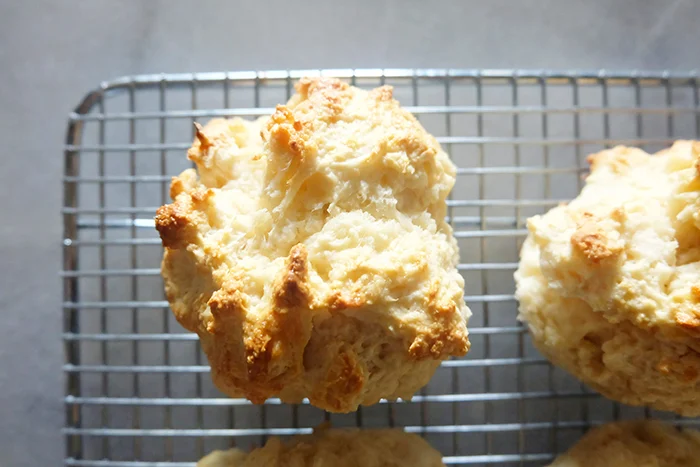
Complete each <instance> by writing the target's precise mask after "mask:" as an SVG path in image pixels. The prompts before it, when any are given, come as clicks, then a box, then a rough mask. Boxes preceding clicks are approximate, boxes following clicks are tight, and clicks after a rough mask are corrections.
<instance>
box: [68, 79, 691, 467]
mask: <svg viewBox="0 0 700 467" xmlns="http://www.w3.org/2000/svg"><path fill="white" fill-rule="evenodd" d="M318 74H324V75H332V76H338V77H341V78H344V79H346V80H348V81H349V82H351V83H352V84H354V85H357V86H361V87H366V88H370V87H375V86H378V85H382V84H391V85H393V86H394V94H395V96H396V98H398V99H399V100H400V102H401V103H402V105H404V106H405V107H407V108H409V109H410V110H411V111H412V112H414V113H415V114H416V115H417V116H418V118H419V119H420V120H421V122H422V124H423V125H424V126H425V127H426V128H427V129H428V131H430V132H431V133H433V134H434V135H435V136H437V137H438V139H439V140H440V142H441V143H442V145H443V147H444V148H445V149H446V150H447V151H448V153H449V154H450V155H451V157H452V159H453V161H454V163H455V164H456V165H457V166H458V175H457V183H456V186H455V189H454V190H453V193H452V195H451V198H450V200H449V201H448V203H449V204H448V215H449V221H450V223H451V224H452V226H453V228H454V232H455V236H456V237H457V239H458V242H459V246H460V250H461V259H460V264H459V270H460V271H461V273H462V274H463V275H464V277H465V280H466V291H465V292H466V300H467V302H468V304H469V306H470V307H471V309H472V311H473V313H474V316H473V317H472V318H471V320H470V322H469V329H470V335H471V336H470V337H471V341H472V349H471V351H470V352H469V355H468V356H467V357H466V358H464V359H454V360H450V361H447V362H445V363H444V364H443V365H442V366H441V367H440V369H438V371H437V373H436V374H435V377H434V378H433V380H432V381H431V382H430V384H429V385H428V386H427V387H426V388H424V390H423V391H422V392H420V394H417V395H416V397H415V398H414V399H413V401H412V402H401V403H388V402H383V403H380V404H377V405H375V406H373V407H365V408H361V409H360V410H359V411H358V412H356V413H353V414H347V415H330V414H327V413H325V412H323V411H321V410H319V409H316V408H314V407H311V406H309V405H308V404H301V405H298V406H290V405H285V404H282V403H281V402H280V401H279V400H270V401H268V402H267V403H266V404H265V405H262V406H254V405H252V404H250V403H248V402H247V401H245V400H242V399H229V398H225V397H224V396H223V395H222V394H220V393H219V392H218V391H217V390H216V389H215V388H214V387H213V385H212V383H211V381H210V378H209V375H208V371H209V368H208V366H207V360H206V358H205V357H204V356H203V354H202V353H201V351H200V349H199V344H198V341H197V338H196V336H195V335H193V334H190V333H187V332H185V331H184V330H183V329H182V328H181V327H180V326H179V325H178V324H177V322H176V321H175V320H174V318H173V317H172V316H171V313H170V311H169V309H168V304H167V302H166V301H165V300H164V297H163V289H162V282H161V279H160V275H159V266H160V259H161V255H162V249H161V245H160V240H159V238H158V236H157V234H156V232H155V230H154V224H153V216H154V214H155V210H156V208H157V207H158V206H160V205H161V204H164V203H166V202H168V185H169V181H170V177H171V176H173V175H176V174H178V173H179V172H180V171H181V170H183V169H185V168H186V167H188V166H189V165H188V164H189V162H188V161H187V160H186V158H185V150H186V149H187V148H188V147H189V146H190V143H191V141H192V137H193V125H192V122H193V121H195V120H196V121H200V122H205V121H206V120H208V119H209V118H211V117H221V116H234V115H238V116H243V117H251V118H252V117H255V116H259V115H265V114H269V113H271V111H272V109H273V107H274V105H275V104H277V103H281V102H284V101H286V100H287V98H288V97H289V96H290V93H291V92H293V84H294V82H295V80H296V79H298V78H300V77H302V76H307V75H318ZM699 103H700V99H699V92H698V78H697V76H696V75H695V74H694V73H693V74H690V73H689V74H669V73H606V72H591V73H583V72H581V73H552V72H545V71H471V70H458V71H445V70H325V71H319V70H310V71H295V72H286V71H285V72H264V73H263V72H259V73H255V72H251V73H206V74H186V75H172V74H170V75H168V74H166V75H149V76H135V77H127V78H121V79H117V80H114V81H109V82H105V83H103V84H102V85H101V86H100V87H99V88H98V89H97V90H95V91H93V92H91V93H89V94H88V95H87V96H86V97H85V99H84V100H83V102H82V103H81V104H80V105H79V106H78V107H77V108H76V110H75V111H74V112H73V113H71V114H70V121H69V126H68V137H67V145H66V148H65V178H64V186H65V203H64V207H63V211H62V213H63V216H64V227H65V230H64V239H63V248H64V264H63V273H62V274H63V281H64V282H63V284H64V286H63V288H64V303H63V313H64V318H65V333H64V336H63V338H64V342H65V355H66V362H65V366H64V371H65V375H66V396H65V407H66V426H65V429H64V432H65V436H66V442H67V453H66V458H65V462H64V463H65V465H68V466H105V467H107V466H109V467H150V466H156V465H157V466H165V465H167V466H192V465H194V462H195V461H196V460H197V459H199V458H201V457H202V456H203V455H204V454H206V453H207V452H209V451H211V450H213V449H221V448H227V447H230V446H238V447H242V448H251V447H253V446H256V445H260V444H262V443H264V441H265V439H266V437H268V436H270V435H292V434H295V433H308V432H309V431H310V430H311V428H312V427H313V426H315V425H318V424H319V423H321V422H323V421H325V420H329V421H331V423H332V424H333V425H335V426H364V427H385V426H399V427H405V429H406V430H407V431H411V432H417V433H420V434H422V435H423V436H425V437H426V438H427V440H428V441H429V442H430V443H431V444H432V445H433V446H434V447H435V448H437V449H439V450H440V451H441V452H442V453H443V455H444V456H445V462H446V463H447V464H456V465H502V466H505V465H513V466H521V465H542V464H544V463H546V462H547V460H549V459H551V458H552V457H553V456H554V455H555V454H556V453H558V452H560V451H562V450H564V449H566V448H567V447H569V446H570V445H571V443H573V442H574V441H575V440H576V439H578V438H579V437H580V436H581V434H582V433H583V432H584V431H585V430H586V429H587V428H588V427H589V426H590V425H592V424H596V423H600V422H603V421H607V420H613V419H618V418H631V417H642V416H654V417H657V418H666V419H672V417H671V416H670V415H668V414H665V413H655V412H653V411H649V410H644V409H640V408H630V407H624V406H621V405H619V404H615V403H612V402H610V401H607V400H605V399H603V398H601V397H600V396H598V395H596V394H595V393H593V392H592V391H590V390H588V389H586V388H584V387H583V386H582V385H581V384H580V383H578V382H577V381H575V380H574V379H573V378H571V377H569V376H567V375H566V374H564V373H563V372H562V371H561V370H559V369H556V368H553V367H552V366H550V365H549V364H548V363H547V362H546V361H545V360H544V359H543V358H542V357H541V356H540V355H539V354H538V353H537V352H536V351H535V350H534V348H533V346H532V344H531V342H530V339H529V337H528V335H527V333H526V332H524V329H523V327H522V326H521V325H520V324H519V323H517V322H516V319H515V317H516V312H517V311H516V308H517V307H516V303H515V301H514V299H513V290H514V283H513V278H512V275H513V272H514V270H515V268H516V265H517V261H518V250H519V247H520V244H521V242H522V240H523V238H524V235H525V232H526V231H525V219H526V218H527V217H529V216H531V215H533V214H536V213H541V212H544V211H546V210H547V209H549V208H550V207H552V206H554V205H556V204H557V203H559V202H561V201H565V200H567V199H570V198H572V197H573V196H575V195H576V194H577V193H578V191H579V189H580V188H581V185H582V175H584V174H585V171H586V167H587V166H586V163H585V157H586V155H587V154H589V153H591V152H594V151H597V150H600V149H601V148H604V147H609V146H611V145H614V144H634V145H638V146H641V147H643V148H645V149H647V150H649V151H655V150H658V149H660V148H662V147H664V146H667V145H668V144H669V143H671V142H672V140H674V139H678V138H697V137H699V136H700V113H699ZM675 421H676V422H677V423H686V424H697V423H698V422H697V421H693V420H688V419H686V420H679V419H676V420H675Z"/></svg>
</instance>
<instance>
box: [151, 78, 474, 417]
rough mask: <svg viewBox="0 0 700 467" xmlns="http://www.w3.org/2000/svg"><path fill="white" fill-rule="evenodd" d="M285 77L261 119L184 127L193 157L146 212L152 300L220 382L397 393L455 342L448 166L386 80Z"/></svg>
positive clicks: (369, 394)
mask: <svg viewBox="0 0 700 467" xmlns="http://www.w3.org/2000/svg"><path fill="white" fill-rule="evenodd" d="M297 91H298V94H296V95H295V96H294V97H292V99H291V100H290V101H289V103H288V104H287V105H280V106H278V107H277V110H276V111H275V113H274V114H273V115H272V116H271V117H270V118H268V119H262V120H258V121H257V122H246V121H244V120H241V119H233V120H228V121H227V120H214V121H212V122H210V123H209V124H208V125H207V126H206V127H204V128H201V129H199V132H198V138H197V140H196V141H195V143H194V145H193V147H192V148H191V149H190V150H189V152H188V156H189V158H190V159H191V160H193V161H194V162H195V163H196V164H197V171H195V170H186V171H185V172H183V173H182V174H181V175H180V176H179V177H176V178H175V179H173V183H172V186H171V196H172V198H173V199H174V202H173V203H172V204H170V205H167V206H163V207H161V208H160V209H159V210H158V214H157V217H156V227H157V229H158V231H159V232H160V235H161V238H162V240H163V245H164V246H165V256H164V259H163V266H162V272H163V278H164V281H165V290H166V295H167V298H168V300H169V302H170V304H171V307H172V310H173V312H174V313H175V316H176V317H177V319H178V321H179V322H180V323H181V324H182V325H183V326H184V327H185V328H187V329H189V330H191V331H194V332H196V333H197V334H198V335H199V337H200V340H201V343H202V346H203V348H204V350H205V352H206V353H207V355H208V357H209V361H210V364H211V368H212V375H213V380H214V383H215V384H216V385H217V386H218V387H219V389H221V390H222V391H223V392H225V393H226V394H228V395H230V396H233V397H240V396H244V397H246V398H248V399H250V400H251V401H253V402H255V403H261V402H263V401H264V400H265V399H267V398H269V397H273V396H278V397H280V398H281V399H282V400H283V401H285V402H298V401H301V400H302V399H303V398H305V397H307V398H309V400H310V401H311V403H312V404H313V405H315V406H317V407H321V408H323V409H326V410H329V411H334V412H348V411H352V410H355V409H357V407H358V405H360V404H364V405H370V404H374V403H376V402H378V401H379V400H380V398H387V399H397V398H404V399H407V398H410V397H411V396H412V394H413V393H414V392H415V391H416V390H418V389H419V388H420V387H422V386H424V385H425V384H426V383H427V382H428V380H429V379H430V377H431V376H432V374H433V373H434V371H435V369H436V368H437V367H438V366H439V364H440V362H441V361H442V360H444V359H446V358H448V357H450V356H453V355H464V354H465V353H466V352H467V350H468V348H469V341H468V339H467V328H466V320H467V318H468V316H469V314H470V313H469V310H468V308H467V307H466V305H465V304H464V300H463V286H464V281H463V278H462V276H461V275H460V274H459V273H458V271H457V269H456V264H457V262H458V250H457V245H456V242H455V240H454V238H453V235H452V231H451V229H450V227H449V225H447V224H446V223H445V220H444V217H445V210H446V207H445V206H446V205H445V198H446V197H447V195H448V193H449V191H450V189H451V188H452V186H453V184H454V181H455V167H454V166H453V164H452V163H451V162H450V160H449V158H448V156H447V154H445V152H443V151H442V149H441V148H440V146H439V144H438V143H437V141H436V140H435V138H433V137H432V136H431V135H429V134H428V133H427V132H426V131H425V130H424V129H423V127H422V126H421V125H420V124H419V123H418V121H417V120H416V119H415V118H414V117H413V116H412V115H411V114H410V113H409V112H407V111H405V110H403V109H401V108H400V107H399V105H398V103H397V102H396V101H395V100H394V99H393V98H392V91H391V88H390V87H381V88H378V89H375V90H373V91H371V92H366V91H363V90H360V89H357V88H354V87H350V86H349V85H347V84H345V83H342V82H340V81H338V80H335V79H304V80H301V82H300V83H299V84H298V86H297ZM260 135H261V136H262V137H261V136H260Z"/></svg>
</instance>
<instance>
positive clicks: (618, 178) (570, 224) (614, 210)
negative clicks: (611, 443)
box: [515, 141, 700, 416]
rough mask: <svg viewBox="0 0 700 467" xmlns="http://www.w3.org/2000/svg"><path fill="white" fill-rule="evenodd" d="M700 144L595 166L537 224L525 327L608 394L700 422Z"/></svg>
mask: <svg viewBox="0 0 700 467" xmlns="http://www.w3.org/2000/svg"><path fill="white" fill-rule="evenodd" d="M699 156H700V143H698V142H692V141H678V142H676V143H675V144H674V145H673V147H671V148H670V149H667V150H665V151H662V152H660V153H658V154H655V155H649V154H647V153H645V152H643V151H641V150H639V149H632V148H626V147H616V148H614V149H611V150H607V151H603V152H601V153H598V154H595V155H593V156H591V157H590V158H589V160H590V162H591V175H590V176H589V177H588V179H587V180H586V186H585V187H584V189H583V191H582V192H581V194H580V195H579V196H578V197H577V198H576V199H575V200H574V201H572V202H571V203H570V204H568V205H563V206H559V207H556V208H554V209H552V210H551V211H549V212H548V213H547V214H545V215H543V216H535V217H533V218H532V219H530V220H529V221H528V230H529V235H528V238H527V240H526V241H525V244H524V245H523V248H522V251H521V260H520V267H519V269H518V271H517V272H516V273H515V279H516V284H517V287H516V297H517V299H518V300H519V301H520V318H521V319H524V320H526V321H527V322H528V325H529V328H530V333H531V335H532V338H533V341H534V343H535V345H536V346H537V347H538V348H539V350H540V351H541V352H542V353H543V354H545V355H546V356H547V357H548V358H549V359H550V360H552V362H554V363H555V364H557V365H559V366H561V367H563V368H565V369H566V370H568V371H570V372H571V373H572V374H573V375H575V376H576V377H578V378H579V379H581V380H582V381H583V382H585V383H587V384H589V385H590V386H592V387H593V388H595V389H596V390H598V391H600V392H601V393H602V394H604V395H605V396H607V397H609V398H611V399H614V400H617V401H620V402H624V403H626V404H631V405H648V406H651V407H654V408H656V409H661V410H671V411H674V412H677V413H679V414H682V415H686V416H694V415H700V353H699V352H700V158H699Z"/></svg>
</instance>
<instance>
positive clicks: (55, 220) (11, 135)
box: [0, 0, 700, 466]
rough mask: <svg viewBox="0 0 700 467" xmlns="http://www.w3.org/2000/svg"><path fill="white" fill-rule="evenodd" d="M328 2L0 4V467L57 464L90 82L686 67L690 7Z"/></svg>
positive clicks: (694, 61) (699, 39) (695, 38)
mask: <svg viewBox="0 0 700 467" xmlns="http://www.w3.org/2000/svg"><path fill="white" fill-rule="evenodd" d="M263 3H264V4H265V5H266V6H265V7H263V6H262V5H263ZM332 3H333V2H323V1H318V2H314V1H297V2H289V1H282V0H279V1H270V2H248V3H245V4H237V2H224V1H221V2H214V1H210V2H205V1H201V2H191V1H187V2H186V1H179V2H165V1H162V2H156V1H151V2H106V1H84V2H79V1H72V0H71V1H61V2H48V1H36V2H20V1H14V0H5V1H3V2H2V3H0V84H1V86H0V141H2V142H3V145H2V150H3V156H2V159H0V161H1V162H0V164H1V165H0V169H1V170H0V186H1V187H2V199H3V203H2V207H1V208H0V214H1V217H0V219H2V220H1V221H0V261H1V262H2V265H3V277H2V281H0V307H1V311H0V312H1V313H2V314H1V316H2V321H1V323H2V324H1V325H0V370H1V371H0V466H43V465H47V466H48V465H58V464H59V463H60V462H61V458H62V455H63V443H62V439H61V436H60V433H59V431H60V428H61V426H62V423H63V416H64V413H63V405H62V402H61V397H62V393H63V380H62V374H61V364H62V361H63V355H62V347H61V342H60V332H61V310H60V301H61V287H60V286H61V284H60V280H59V278H58V274H57V272H58V271H59V269H60V257H61V250H60V238H61V217H60V215H59V209H60V205H61V196H62V194H61V193H62V191H61V184H60V177H61V173H62V164H63V154H62V150H61V147H62V142H63V138H64V132H65V125H66V115H67V113H68V112H69V111H70V110H71V109H72V108H73V107H74V106H75V105H76V104H77V103H78V102H79V100H80V99H81V97H82V96H83V94H84V93H85V92H86V91H87V90H89V89H90V88H93V87H95V86H97V85H98V84H99V82H100V81H101V80H103V79H109V78H113V77H116V76H120V75H126V74H136V73H154V72H190V71H222V70H249V69H281V68H311V67H336V68H348V67H455V68H467V67H477V68H556V69H572V68H585V69H591V68H613V69H629V68H643V69H662V68H668V69H674V70H685V69H692V68H696V67H698V63H700V60H699V59H700V50H699V49H698V48H697V46H696V44H698V43H700V29H698V28H697V20H698V18H700V4H698V3H697V2H692V1H689V0H687V1H676V2H662V1H659V2H651V1H635V0H627V1H617V2H608V1H605V0H596V1H588V2H579V1H576V2H560V1H539V2H538V1H524V2H517V3H516V2H513V1H508V0H499V1H492V2H488V3H487V2H476V1H474V2H469V1H441V2H424V1H410V2H409V1H384V2H381V1H378V2H375V1H370V0H362V1H356V2H344V3H343V4H338V6H331V4H332ZM195 5H196V8H195Z"/></svg>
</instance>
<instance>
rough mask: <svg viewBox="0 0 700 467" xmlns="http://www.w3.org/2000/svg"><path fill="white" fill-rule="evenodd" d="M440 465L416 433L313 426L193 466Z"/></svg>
mask: <svg viewBox="0 0 700 467" xmlns="http://www.w3.org/2000/svg"><path fill="white" fill-rule="evenodd" d="M258 466H265V467H305V466H309V467H312V466H313V467H344V466H346V467H356V466H362V467H389V466H395V467H399V466H400V467H413V466H415V467H444V464H443V463H442V457H441V456H440V453H439V452H438V451H436V450H435V449H433V448H432V447H431V446H430V445H429V444H428V443H427V442H426V441H425V440H424V439H423V438H421V437H420V436H418V435H414V434H410V433H405V432H403V431H402V430H399V429H382V430H358V429H329V428H323V427H322V428H317V429H315V430H314V433H313V434H312V435H305V436H297V437H296V438H294V439H293V440H292V441H290V442H288V443H284V442H282V441H281V440H280V439H279V438H277V437H273V438H270V439H269V440H268V441H267V443H266V444H265V446H263V447H261V448H258V449H254V450H253V451H251V452H250V453H246V452H244V451H241V450H240V449H230V450H228V451H214V452H212V453H211V454H209V455H207V456H206V457H204V458H203V459H202V460H200V461H199V462H198V463H197V467H258Z"/></svg>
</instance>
